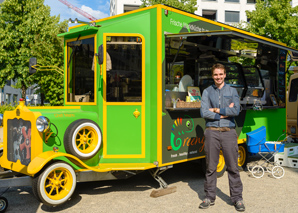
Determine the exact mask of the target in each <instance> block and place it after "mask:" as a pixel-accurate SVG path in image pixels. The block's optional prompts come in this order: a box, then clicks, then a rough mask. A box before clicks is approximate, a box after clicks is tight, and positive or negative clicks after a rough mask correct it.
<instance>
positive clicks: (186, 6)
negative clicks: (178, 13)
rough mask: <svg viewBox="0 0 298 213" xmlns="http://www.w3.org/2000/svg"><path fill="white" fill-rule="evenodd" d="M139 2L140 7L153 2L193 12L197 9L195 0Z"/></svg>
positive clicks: (142, 0) (150, 0) (149, 0)
mask: <svg viewBox="0 0 298 213" xmlns="http://www.w3.org/2000/svg"><path fill="white" fill-rule="evenodd" d="M141 2H142V5H141V7H148V6H151V5H155V4H166V5H169V6H173V7H175V8H178V9H181V10H185V11H187V12H190V13H194V12H195V11H196V9H197V7H196V5H197V0H141Z"/></svg>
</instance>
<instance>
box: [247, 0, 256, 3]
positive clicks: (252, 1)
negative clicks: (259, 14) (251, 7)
mask: <svg viewBox="0 0 298 213" xmlns="http://www.w3.org/2000/svg"><path fill="white" fill-rule="evenodd" d="M247 3H249V4H255V3H256V0H247Z"/></svg>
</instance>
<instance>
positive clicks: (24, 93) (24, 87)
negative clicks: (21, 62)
mask: <svg viewBox="0 0 298 213" xmlns="http://www.w3.org/2000/svg"><path fill="white" fill-rule="evenodd" d="M26 89H27V87H26V85H25V84H24V82H22V98H24V100H26Z"/></svg>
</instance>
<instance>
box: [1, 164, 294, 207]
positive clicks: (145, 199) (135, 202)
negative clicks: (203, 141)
mask: <svg viewBox="0 0 298 213" xmlns="http://www.w3.org/2000/svg"><path fill="white" fill-rule="evenodd" d="M285 171H286V174H285V176H284V177H283V178H281V179H275V178H273V177H272V176H271V175H270V174H269V173H265V175H264V177H262V178H261V179H256V178H254V177H252V176H251V174H250V173H249V172H245V171H243V172H241V173H240V174H241V179H242V182H243V185H244V192H243V195H244V201H245V204H246V212H258V213H259V212H270V213H271V212H279V213H280V212H291V213H292V212H298V169H292V168H285ZM162 177H163V178H164V179H165V180H166V181H167V182H168V184H169V185H170V186H176V187H177V192H175V193H172V194H169V195H165V196H162V197H159V198H151V197H150V193H151V191H152V190H153V189H155V188H158V187H159V185H158V184H157V182H156V181H155V180H154V179H153V178H152V177H151V175H150V174H149V172H147V171H146V172H143V173H140V174H138V175H137V176H134V177H131V178H129V179H126V180H115V181H101V182H89V183H78V184H77V187H76V190H75V192H74V195H73V196H72V199H71V200H69V201H68V202H67V203H65V204H64V205H62V206H58V207H54V208H51V207H47V206H45V205H43V204H40V203H39V202H38V201H37V200H36V199H35V197H34V196H33V193H32V189H31V187H20V188H10V189H9V190H8V191H6V192H5V194H4V196H5V197H6V198H7V199H8V201H9V207H8V209H7V211H6V212H8V213H12V212H13V213H14V212H22V213H27V212H28V213H31V212H71V213H75V212H87V213H92V212H105V213H109V212H116V213H126V212H133V213H140V212H154V213H160V212H166V213H168V212H171V213H176V212H177V213H180V212H183V213H189V212H190V213H192V212H236V211H235V209H234V206H233V205H232V204H231V202H230V198H229V186H228V177H227V173H225V174H224V176H223V177H221V178H219V179H217V180H218V183H217V186H218V189H217V199H216V202H215V206H212V207H210V208H209V209H207V210H201V209H198V206H199V204H200V202H201V200H202V199H203V198H204V187H203V186H204V176H203V175H202V174H200V173H199V169H198V164H196V163H192V162H190V163H184V164H179V165H174V168H172V169H170V170H168V171H166V172H165V173H163V175H162ZM4 190H5V189H3V188H2V189H0V193H2V192H3V191H4Z"/></svg>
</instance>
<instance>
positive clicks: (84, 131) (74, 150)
mask: <svg viewBox="0 0 298 213" xmlns="http://www.w3.org/2000/svg"><path fill="white" fill-rule="evenodd" d="M101 141H102V135H101V131H100V129H99V127H98V125H97V124H96V123H95V122H93V121H90V120H86V119H83V120H77V121H75V122H73V123H72V124H71V125H69V127H68V128H67V130H66V132H65V135H64V146H65V149H66V151H67V152H68V153H70V154H73V155H74V156H76V157H78V158H80V159H82V160H84V159H89V158H91V157H93V156H94V155H95V154H96V153H97V152H98V151H99V148H100V145H101Z"/></svg>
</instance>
